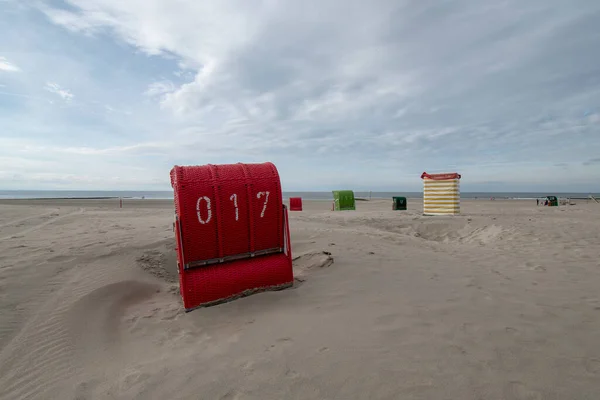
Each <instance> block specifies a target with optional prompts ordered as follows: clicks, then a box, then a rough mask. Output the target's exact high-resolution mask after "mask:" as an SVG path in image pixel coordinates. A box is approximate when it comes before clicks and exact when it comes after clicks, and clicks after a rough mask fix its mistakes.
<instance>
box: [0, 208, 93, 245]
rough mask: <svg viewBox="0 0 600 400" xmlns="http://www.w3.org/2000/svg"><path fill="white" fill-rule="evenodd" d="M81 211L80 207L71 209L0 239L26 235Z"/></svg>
mask: <svg viewBox="0 0 600 400" xmlns="http://www.w3.org/2000/svg"><path fill="white" fill-rule="evenodd" d="M82 213H83V208H80V209H79V210H77V211H73V212H70V213H67V214H63V215H59V216H58V217H56V218H52V219H49V220H48V221H44V222H41V223H39V224H36V225H34V226H30V227H29V228H27V229H23V230H22V231H20V232H16V233H13V234H11V235H8V236H5V237H2V238H0V241H4V240H7V239H12V238H13V237H15V236H24V235H26V234H28V233H30V232H33V231H36V230H38V229H40V228H43V227H44V226H46V225H50V224H53V223H55V222H56V221H59V220H61V219H63V218H67V217H70V216H71V215H76V214H82ZM42 216H43V215H38V217H42ZM4 226H6V225H4Z"/></svg>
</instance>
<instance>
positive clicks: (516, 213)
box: [0, 200, 600, 400]
mask: <svg viewBox="0 0 600 400" xmlns="http://www.w3.org/2000/svg"><path fill="white" fill-rule="evenodd" d="M329 207H330V203H328V202H305V209H306V210H305V211H303V212H299V213H292V216H291V230H292V239H293V240H292V241H293V251H294V255H295V257H298V258H297V259H296V260H295V261H294V268H295V271H296V276H297V278H298V279H297V281H296V285H295V287H294V288H292V289H288V290H284V291H280V292H271V293H261V294H257V295H253V296H250V297H247V298H243V299H240V300H237V301H234V302H231V303H227V304H222V305H218V306H215V307H211V308H206V309H199V310H196V311H193V312H191V313H187V314H186V313H184V312H183V310H182V307H181V300H180V298H179V297H178V293H177V284H176V274H177V273H176V270H175V255H174V252H173V247H174V240H173V233H172V230H171V223H172V221H173V209H172V204H171V202H164V201H151V200H145V201H126V202H125V208H123V209H119V208H118V200H98V201H65V200H61V201H56V200H41V201H24V200H21V201H2V202H0V398H1V399H107V398H108V399H161V400H163V399H260V400H269V399H341V400H348V399H461V400H466V399H485V400H489V399H576V400H583V399H593V400H597V399H598V398H600V268H599V260H600V245H599V239H600V219H599V216H600V205H599V204H595V203H594V204H592V203H589V204H588V203H587V202H585V201H579V202H578V204H577V205H574V206H564V207H558V208H549V207H536V206H535V202H534V201H527V202H522V201H489V200H487V201H463V203H462V211H463V214H462V215H461V216H457V217H423V216H421V215H420V212H421V203H420V201H418V200H409V211H406V212H396V211H392V210H391V201H371V202H358V204H357V207H358V208H357V211H355V212H353V211H345V212H331V211H329ZM324 252H329V253H331V256H329V255H327V254H326V253H324ZM332 260H333V263H332Z"/></svg>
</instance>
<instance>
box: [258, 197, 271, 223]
mask: <svg viewBox="0 0 600 400" xmlns="http://www.w3.org/2000/svg"><path fill="white" fill-rule="evenodd" d="M262 196H265V204H264V206H263V209H262V212H261V213H260V217H261V218H263V217H264V216H265V210H266V209H267V203H268V202H269V192H258V193H256V198H257V199H260V198H261V197H262Z"/></svg>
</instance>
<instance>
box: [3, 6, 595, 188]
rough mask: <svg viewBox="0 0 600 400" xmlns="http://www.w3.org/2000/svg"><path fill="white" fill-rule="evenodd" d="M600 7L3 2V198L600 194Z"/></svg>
mask: <svg viewBox="0 0 600 400" xmlns="http://www.w3.org/2000/svg"><path fill="white" fill-rule="evenodd" d="M598 26H600V1H598V0H573V1H564V0H528V1H523V0H496V1H491V0H490V1H481V0H414V1H413V0H371V1H368V2H367V1H358V0H320V1H318V2H310V1H309V2H306V1H304V2H301V1H293V0H287V1H276V0H264V1H259V0H229V1H222V0H214V1H203V0H195V1H191V0H127V1H123V0H62V1H58V0H31V1H30V0H0V189H5V190H6V189H17V190H18V189H83V190H118V189H123V190H169V189H170V181H169V171H170V169H171V168H172V167H173V166H174V165H199V164H208V163H211V164H221V163H235V162H264V161H271V162H273V163H275V165H276V166H277V168H278V170H279V173H280V175H281V180H282V186H283V189H284V190H331V189H339V188H349V189H355V190H374V191H377V190H406V191H418V190H420V189H421V187H422V183H421V180H420V175H421V173H422V172H423V171H427V172H459V173H461V174H462V181H461V187H462V189H463V190H470V191H544V190H552V191H557V192H559V191H564V192H568V191H575V192H600V51H599V50H598V49H600V29H599V28H598Z"/></svg>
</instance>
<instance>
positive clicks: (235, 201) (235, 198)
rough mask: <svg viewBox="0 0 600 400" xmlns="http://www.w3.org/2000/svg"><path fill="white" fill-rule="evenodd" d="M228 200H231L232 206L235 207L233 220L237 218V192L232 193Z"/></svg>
mask: <svg viewBox="0 0 600 400" xmlns="http://www.w3.org/2000/svg"><path fill="white" fill-rule="evenodd" d="M229 200H231V201H233V206H234V207H235V220H236V221H237V220H238V219H239V211H238V206H237V194H235V193H234V194H232V195H231V197H230V198H229Z"/></svg>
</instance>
